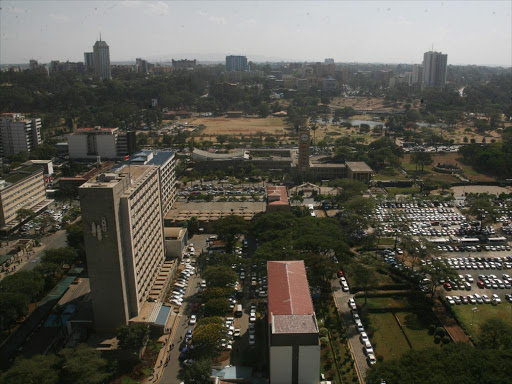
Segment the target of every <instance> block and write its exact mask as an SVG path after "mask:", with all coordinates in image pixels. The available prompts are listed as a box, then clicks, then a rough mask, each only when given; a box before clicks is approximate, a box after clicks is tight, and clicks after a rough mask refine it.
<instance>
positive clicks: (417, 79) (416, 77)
mask: <svg viewBox="0 0 512 384" xmlns="http://www.w3.org/2000/svg"><path fill="white" fill-rule="evenodd" d="M411 82H412V84H413V85H415V84H421V83H422V82H423V65H419V64H414V65H413V66H412V79H411Z"/></svg>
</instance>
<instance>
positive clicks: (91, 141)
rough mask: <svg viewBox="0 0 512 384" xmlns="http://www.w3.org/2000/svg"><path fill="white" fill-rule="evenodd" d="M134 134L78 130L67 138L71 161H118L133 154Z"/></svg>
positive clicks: (87, 129) (94, 129)
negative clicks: (99, 159) (97, 158)
mask: <svg viewBox="0 0 512 384" xmlns="http://www.w3.org/2000/svg"><path fill="white" fill-rule="evenodd" d="M135 140H136V137H135V132H133V131H129V132H121V131H120V130H119V128H103V127H94V128H78V129H76V130H75V131H74V132H73V133H72V134H71V135H70V136H69V138H68V148H69V157H70V158H71V159H82V160H85V159H89V160H94V159H96V157H98V156H100V157H101V159H110V160H118V159H123V158H124V157H125V156H126V155H130V154H132V153H133V152H135Z"/></svg>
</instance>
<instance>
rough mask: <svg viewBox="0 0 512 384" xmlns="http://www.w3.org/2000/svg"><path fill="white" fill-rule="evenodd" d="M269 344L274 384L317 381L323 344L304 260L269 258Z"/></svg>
mask: <svg viewBox="0 0 512 384" xmlns="http://www.w3.org/2000/svg"><path fill="white" fill-rule="evenodd" d="M267 274H268V322H269V323H268V339H269V340H268V345H269V365H270V383H271V384H298V383H301V384H317V383H319V381H320V343H319V337H318V323H317V321H316V316H315V311H314V309H313V303H312V301H311V294H310V292H309V284H308V280H307V277H306V269H305V267H304V262H303V261H269V262H267Z"/></svg>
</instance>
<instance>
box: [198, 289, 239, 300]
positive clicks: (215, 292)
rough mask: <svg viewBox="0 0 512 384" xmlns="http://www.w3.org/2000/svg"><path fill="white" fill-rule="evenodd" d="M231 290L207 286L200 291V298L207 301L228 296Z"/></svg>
mask: <svg viewBox="0 0 512 384" xmlns="http://www.w3.org/2000/svg"><path fill="white" fill-rule="evenodd" d="M232 292H233V290H232V289H230V288H220V287H208V288H206V289H205V290H204V291H203V292H201V298H202V299H203V301H208V300H211V299H217V298H219V297H228V296H229V295H230V294H231V293H232Z"/></svg>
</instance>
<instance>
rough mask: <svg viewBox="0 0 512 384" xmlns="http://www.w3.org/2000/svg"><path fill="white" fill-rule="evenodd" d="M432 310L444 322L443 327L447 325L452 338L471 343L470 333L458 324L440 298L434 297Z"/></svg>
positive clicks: (446, 327)
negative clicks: (466, 332) (467, 333)
mask: <svg viewBox="0 0 512 384" xmlns="http://www.w3.org/2000/svg"><path fill="white" fill-rule="evenodd" d="M432 311H433V312H434V313H435V314H436V316H437V318H438V319H439V321H440V322H441V324H443V327H445V329H446V332H448V334H449V335H450V337H451V338H452V340H453V341H454V342H456V343H468V344H471V345H472V343H471V340H470V339H469V337H468V335H466V334H465V333H464V331H463V330H462V328H461V327H459V324H457V321H455V319H454V318H453V317H452V316H451V315H450V314H449V313H447V312H446V309H445V308H444V306H443V304H442V303H441V302H440V301H439V298H437V297H436V298H435V299H434V306H433V307H432Z"/></svg>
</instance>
